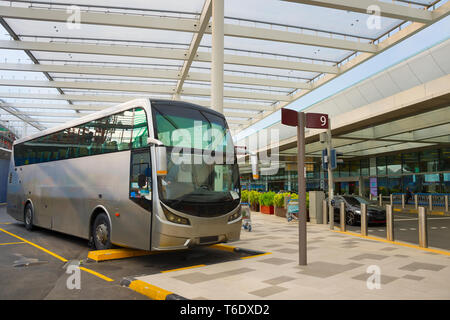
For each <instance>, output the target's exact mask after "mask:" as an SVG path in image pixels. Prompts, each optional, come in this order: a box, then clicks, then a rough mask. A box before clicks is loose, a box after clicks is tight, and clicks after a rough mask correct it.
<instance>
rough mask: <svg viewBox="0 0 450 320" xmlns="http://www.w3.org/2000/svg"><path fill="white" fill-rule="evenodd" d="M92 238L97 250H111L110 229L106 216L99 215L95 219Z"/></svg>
mask: <svg viewBox="0 0 450 320" xmlns="http://www.w3.org/2000/svg"><path fill="white" fill-rule="evenodd" d="M92 236H93V238H94V245H95V248H96V249H97V250H106V249H111V227H110V225H109V220H108V217H107V216H106V214H104V213H100V214H99V215H98V216H97V217H96V218H95V222H94V225H93V230H92Z"/></svg>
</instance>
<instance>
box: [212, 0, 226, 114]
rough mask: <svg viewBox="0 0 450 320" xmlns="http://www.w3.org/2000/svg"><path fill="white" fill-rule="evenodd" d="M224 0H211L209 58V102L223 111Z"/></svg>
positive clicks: (216, 108) (217, 109) (214, 107)
mask: <svg viewBox="0 0 450 320" xmlns="http://www.w3.org/2000/svg"><path fill="white" fill-rule="evenodd" d="M224 12H225V4H224V0H212V40H211V44H212V59H211V104H212V108H213V109H214V110H215V111H217V112H219V113H222V112H223V97H224V89H223V70H224V33H223V32H224V30H223V29H224V14H225V13H224Z"/></svg>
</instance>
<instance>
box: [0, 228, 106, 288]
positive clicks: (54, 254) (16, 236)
mask: <svg viewBox="0 0 450 320" xmlns="http://www.w3.org/2000/svg"><path fill="white" fill-rule="evenodd" d="M0 231H3V232H4V233H6V234H9V235H10V236H13V237H15V238H17V239H19V240H22V241H23V242H24V243H27V244H29V245H31V246H33V247H35V248H37V249H39V250H42V251H44V252H45V253H48V254H49V255H51V256H53V257H55V258H56V259H58V260H61V261H62V262H67V261H69V260H67V259H66V258H63V257H61V256H60V255H57V254H56V253H53V252H51V251H50V250H47V249H45V248H43V247H41V246H39V245H37V244H35V243H33V242H31V241H28V240H26V239H24V238H22V237H19V236H18V235H15V234H14V233H11V232H9V231H6V230H4V229H2V228H0ZM80 269H81V270H84V271H86V272H89V273H91V274H93V275H95V276H97V277H99V278H101V279H103V280H106V281H114V280H112V279H111V278H108V277H106V276H104V275H102V274H100V273H98V272H95V271H92V270H89V269H87V268H84V267H80Z"/></svg>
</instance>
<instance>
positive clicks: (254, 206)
mask: <svg viewBox="0 0 450 320" xmlns="http://www.w3.org/2000/svg"><path fill="white" fill-rule="evenodd" d="M259 197H260V193H259V192H258V191H254V190H253V191H250V192H249V193H248V202H249V203H250V209H251V210H252V211H259Z"/></svg>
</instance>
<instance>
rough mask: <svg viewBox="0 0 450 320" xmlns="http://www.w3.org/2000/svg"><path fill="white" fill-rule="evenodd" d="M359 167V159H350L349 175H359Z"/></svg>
mask: <svg viewBox="0 0 450 320" xmlns="http://www.w3.org/2000/svg"><path fill="white" fill-rule="evenodd" d="M359 168H360V163H359V160H356V161H351V162H350V176H351V177H357V176H359V175H360V171H359Z"/></svg>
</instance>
